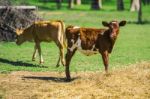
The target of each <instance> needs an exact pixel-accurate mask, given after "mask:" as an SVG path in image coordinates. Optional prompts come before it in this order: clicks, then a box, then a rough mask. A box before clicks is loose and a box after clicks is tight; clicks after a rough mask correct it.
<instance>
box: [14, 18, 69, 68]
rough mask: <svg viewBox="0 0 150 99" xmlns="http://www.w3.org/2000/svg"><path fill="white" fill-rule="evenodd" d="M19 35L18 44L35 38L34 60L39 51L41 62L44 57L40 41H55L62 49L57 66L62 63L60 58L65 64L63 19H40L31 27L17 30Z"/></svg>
mask: <svg viewBox="0 0 150 99" xmlns="http://www.w3.org/2000/svg"><path fill="white" fill-rule="evenodd" d="M16 33H17V35H18V37H17V41H16V44H17V45H21V44H22V43H23V42H25V41H31V40H34V42H35V47H34V53H33V57H32V60H33V61H34V60H35V58H36V53H37V51H38V53H39V56H40V63H43V62H44V60H43V57H42V54H41V47H40V43H41V42H42V41H45V42H50V41H54V42H55V43H56V45H57V46H58V48H59V50H60V55H59V59H58V62H57V66H59V64H60V60H61V62H62V64H63V65H65V59H64V47H66V46H67V45H66V36H65V25H64V23H63V22H62V21H59V20H58V21H52V22H51V21H38V22H35V23H33V24H32V25H31V26H30V27H28V28H26V29H24V30H18V29H17V30H16Z"/></svg>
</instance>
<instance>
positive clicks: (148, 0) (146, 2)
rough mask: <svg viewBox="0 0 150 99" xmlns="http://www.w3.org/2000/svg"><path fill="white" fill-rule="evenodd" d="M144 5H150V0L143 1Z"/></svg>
mask: <svg viewBox="0 0 150 99" xmlns="http://www.w3.org/2000/svg"><path fill="white" fill-rule="evenodd" d="M142 1H143V4H144V5H149V4H150V0H142Z"/></svg>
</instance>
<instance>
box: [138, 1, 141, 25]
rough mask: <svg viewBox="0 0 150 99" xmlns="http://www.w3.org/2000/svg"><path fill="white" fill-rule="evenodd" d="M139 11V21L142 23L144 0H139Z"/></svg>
mask: <svg viewBox="0 0 150 99" xmlns="http://www.w3.org/2000/svg"><path fill="white" fill-rule="evenodd" d="M139 6H140V8H139V11H138V23H139V24H141V23H142V1H141V0H139Z"/></svg>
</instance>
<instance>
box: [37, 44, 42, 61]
mask: <svg viewBox="0 0 150 99" xmlns="http://www.w3.org/2000/svg"><path fill="white" fill-rule="evenodd" d="M36 47H37V49H38V53H39V57H40V64H42V63H44V60H43V57H42V52H41V46H40V43H36Z"/></svg>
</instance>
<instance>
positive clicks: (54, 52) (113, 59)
mask: <svg viewBox="0 0 150 99" xmlns="http://www.w3.org/2000/svg"><path fill="white" fill-rule="evenodd" d="M149 11H150V9H148V8H147V7H145V8H144V14H143V20H145V21H146V20H148V18H149V15H150V13H148V12H149ZM39 15H40V16H41V17H43V18H44V19H46V20H57V19H61V20H64V22H65V23H66V25H69V24H72V25H78V26H81V27H96V28H100V27H103V26H102V24H101V22H102V21H103V20H105V21H111V20H119V21H120V20H127V21H128V23H127V25H126V26H125V27H122V28H121V29H120V35H119V37H118V40H117V42H116V44H115V47H114V49H113V53H112V54H111V56H110V68H116V67H121V66H123V65H126V64H134V63H137V62H141V61H149V60H150V54H149V52H150V43H149V42H150V39H149V37H150V33H149V31H150V28H149V27H150V24H149V23H148V22H147V23H145V24H142V25H138V24H135V22H136V18H137V14H136V13H131V12H129V11H123V12H117V11H78V10H77V11H76V10H71V11H70V10H62V11H57V10H56V11H39ZM33 48H34V44H33V43H29V42H26V43H24V44H23V45H21V46H17V45H16V44H15V42H1V43H0V71H1V72H8V71H16V70H17V71H18V70H29V71H64V68H63V67H62V66H60V67H59V68H55V65H56V62H57V59H58V48H57V47H56V46H55V44H54V43H42V52H43V57H44V60H45V63H44V64H43V65H39V59H38V57H37V60H36V62H32V61H31V57H32V53H33ZM89 70H92V71H95V70H103V64H102V60H101V56H100V55H99V54H97V55H94V56H89V57H87V56H84V55H82V54H81V53H79V52H77V53H76V54H75V57H74V58H73V60H72V62H71V71H89Z"/></svg>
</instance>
